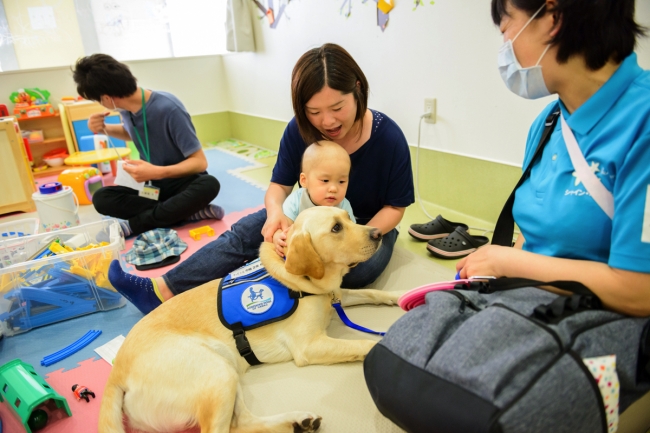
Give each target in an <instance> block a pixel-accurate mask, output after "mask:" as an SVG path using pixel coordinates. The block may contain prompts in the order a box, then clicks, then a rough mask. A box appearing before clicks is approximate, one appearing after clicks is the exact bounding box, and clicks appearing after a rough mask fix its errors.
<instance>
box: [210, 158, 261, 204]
mask: <svg viewBox="0 0 650 433" xmlns="http://www.w3.org/2000/svg"><path fill="white" fill-rule="evenodd" d="M205 157H206V158H207V160H208V173H210V174H211V175H213V176H214V177H216V178H217V179H218V180H219V182H220V183H221V190H220V191H219V195H218V196H217V198H215V199H214V200H213V201H212V203H214V204H218V205H219V206H221V207H223V208H224V210H225V211H226V214H228V213H231V212H239V211H243V210H245V209H249V208H252V207H256V206H259V205H260V204H263V203H264V194H265V191H263V190H261V189H259V188H257V187H255V186H253V185H251V184H249V183H247V182H244V181H242V180H240V179H238V178H236V177H235V176H232V175H230V174H228V173H227V171H228V170H232V169H236V168H241V167H248V166H250V165H251V163H250V162H248V161H245V160H243V159H241V158H237V157H236V156H233V155H230V154H228V153H226V152H223V151H221V150H217V149H206V150H205Z"/></svg>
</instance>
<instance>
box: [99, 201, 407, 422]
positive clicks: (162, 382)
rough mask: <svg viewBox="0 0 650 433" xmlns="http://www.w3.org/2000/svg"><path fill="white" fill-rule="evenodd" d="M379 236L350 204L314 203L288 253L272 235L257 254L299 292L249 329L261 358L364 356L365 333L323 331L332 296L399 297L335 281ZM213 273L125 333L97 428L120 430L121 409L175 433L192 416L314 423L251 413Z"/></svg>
mask: <svg viewBox="0 0 650 433" xmlns="http://www.w3.org/2000/svg"><path fill="white" fill-rule="evenodd" d="M380 244H381V236H380V233H379V231H378V230H377V229H374V228H371V227H366V226H361V225H357V224H354V223H352V221H350V218H349V217H348V214H347V212H345V211H344V210H341V209H337V208H332V207H322V206H319V207H314V208H311V209H308V210H305V211H303V212H301V213H300V215H299V216H298V218H296V221H295V223H294V225H293V226H292V227H291V229H290V231H289V233H288V236H287V245H288V246H287V248H286V251H285V252H286V262H285V261H284V260H283V259H282V258H280V257H279V256H278V255H277V254H276V253H275V248H274V245H273V244H272V243H263V244H262V245H261V247H260V260H261V262H262V264H263V265H264V266H265V267H266V269H267V271H268V272H269V274H271V276H273V277H274V278H275V279H277V280H278V281H280V282H281V283H283V284H284V285H286V286H287V287H289V288H291V289H292V290H294V291H299V292H303V293H311V294H314V295H317V296H308V297H305V298H302V299H300V301H299V304H298V308H297V309H296V311H295V312H294V313H293V315H291V316H290V317H288V318H287V319H285V320H282V321H279V322H275V323H271V324H269V325H266V326H264V327H261V328H256V329H252V330H249V331H247V333H246V336H247V337H248V340H249V342H250V345H251V347H252V349H253V351H254V353H255V355H256V356H257V358H258V359H259V360H260V361H261V362H263V363H274V362H284V361H289V360H291V359H293V360H294V362H295V363H296V365H298V366H304V365H309V364H334V363H339V362H349V361H361V360H363V359H364V358H365V356H366V354H367V353H368V351H370V349H371V348H372V347H373V345H374V344H375V341H372V340H340V339H334V338H330V337H328V336H327V334H326V332H325V330H326V328H327V326H328V324H329V322H330V318H331V312H332V310H333V308H332V307H331V303H332V299H341V300H342V305H343V306H346V305H348V306H349V305H357V304H367V303H372V304H388V305H395V304H397V298H398V293H390V292H382V291H379V290H370V289H363V290H345V289H341V288H340V286H341V280H342V278H343V275H345V274H346V273H347V272H348V271H349V269H350V267H351V266H354V265H355V264H357V263H359V262H362V261H365V260H368V259H369V258H370V257H371V256H372V255H373V254H374V253H375V251H377V249H378V248H379V246H380ZM218 287H219V280H215V281H211V282H209V283H206V284H204V285H202V286H200V287H197V288H195V289H193V290H190V291H188V292H185V293H183V294H181V295H179V296H176V297H174V298H173V299H171V300H169V301H167V302H165V303H164V304H162V305H161V306H160V307H158V308H156V309H155V310H154V311H153V312H151V313H150V314H148V315H147V316H146V317H144V318H143V319H142V320H141V321H140V322H138V323H137V324H136V325H135V326H134V327H133V329H132V330H131V332H129V334H128V336H127V338H126V341H125V342H124V345H123V346H122V348H121V349H120V351H119V353H118V354H117V357H116V358H115V365H114V366H113V371H112V372H111V374H110V377H109V378H108V382H107V384H106V388H105V390H104V397H103V400H102V405H101V411H100V416H99V432H100V433H118V432H119V433H123V432H124V428H123V424H122V414H123V413H124V414H126V415H127V417H128V419H129V422H130V424H131V426H132V427H133V428H136V429H139V430H142V431H149V432H173V431H178V430H183V429H185V428H187V427H190V426H195V425H199V426H200V428H201V433H227V432H231V433H235V432H237V433H253V432H260V433H261V432H277V433H284V432H286V433H295V432H313V431H316V430H317V429H318V428H319V426H320V423H321V418H320V417H319V416H318V415H316V414H313V413H309V412H290V413H285V414H281V415H275V416H270V417H257V416H254V415H253V414H251V413H250V412H249V411H248V409H247V408H246V405H245V404H244V401H243V398H242V390H241V387H240V383H239V376H240V375H241V374H243V373H244V372H245V371H246V369H247V368H248V367H249V365H248V363H247V362H246V361H245V360H244V358H242V357H241V356H240V355H239V352H238V351H237V348H236V346H235V340H234V338H233V334H232V332H231V331H230V330H228V329H227V328H226V327H225V326H223V325H222V323H221V321H220V320H219V317H218V313H217V309H216V304H217V291H218Z"/></svg>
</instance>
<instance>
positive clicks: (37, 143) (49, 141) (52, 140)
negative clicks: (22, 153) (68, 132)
mask: <svg viewBox="0 0 650 433" xmlns="http://www.w3.org/2000/svg"><path fill="white" fill-rule="evenodd" d="M62 141H65V137H58V138H46V139H45V140H43V141H37V142H35V143H29V145H30V146H38V145H42V144H50V143H60V142H62Z"/></svg>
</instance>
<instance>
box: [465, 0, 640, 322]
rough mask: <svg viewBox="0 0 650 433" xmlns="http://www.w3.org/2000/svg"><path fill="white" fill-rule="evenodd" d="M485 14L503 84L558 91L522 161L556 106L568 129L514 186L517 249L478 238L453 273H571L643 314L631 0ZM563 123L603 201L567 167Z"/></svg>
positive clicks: (523, 2)
mask: <svg viewBox="0 0 650 433" xmlns="http://www.w3.org/2000/svg"><path fill="white" fill-rule="evenodd" d="M492 17H493V20H494V22H495V24H497V25H498V26H499V28H500V30H501V32H502V33H503V38H504V42H505V43H504V45H503V47H502V48H501V50H500V52H499V69H500V72H501V75H502V77H503V79H504V82H505V83H506V85H507V86H508V87H509V89H510V90H512V91H513V92H515V93H517V94H518V95H520V96H522V97H524V98H529V99H534V98H539V97H542V96H547V95H550V94H557V95H558V96H559V100H557V101H554V102H552V103H551V104H549V106H548V107H547V108H546V109H545V110H544V111H542V113H541V114H540V115H539V117H538V118H537V120H535V122H534V123H533V125H532V127H531V128H530V132H529V134H528V141H527V143H526V156H525V159H524V167H526V166H527V164H528V162H529V161H530V160H531V159H532V156H533V153H534V151H535V148H536V147H537V144H538V143H539V141H540V137H541V135H542V131H543V130H544V126H545V120H546V118H547V116H548V115H549V114H550V113H552V112H554V111H556V110H557V109H558V107H559V109H560V110H561V117H563V118H564V121H565V122H566V125H567V126H568V129H567V130H565V132H564V134H563V131H562V119H560V121H558V122H557V124H556V126H555V128H554V130H553V132H552V135H551V137H550V140H549V141H548V143H547V145H546V147H545V148H544V150H543V153H542V155H541V159H540V160H538V162H536V163H535V164H534V165H533V167H532V170H531V173H530V177H529V178H528V179H527V180H526V181H525V182H524V183H523V184H522V185H521V186H520V187H519V188H518V190H517V192H516V196H515V203H514V207H513V216H514V219H515V221H516V223H517V224H518V225H519V228H520V229H521V233H522V236H520V237H519V239H518V240H517V242H516V244H515V247H516V248H507V247H500V246H494V245H491V246H487V247H484V248H482V249H480V250H479V251H477V252H475V253H473V254H471V255H469V256H468V257H466V258H465V259H463V260H461V261H460V262H459V263H458V265H457V267H458V269H459V270H460V276H461V277H463V278H465V277H467V276H471V275H494V276H497V277H501V276H508V277H524V278H530V279H535V280H541V281H552V280H574V281H580V282H582V283H583V284H585V285H586V286H587V287H589V288H590V289H591V290H592V291H593V292H595V293H596V294H597V295H598V296H599V297H600V299H601V300H602V301H603V303H604V304H605V305H606V306H607V307H609V308H611V309H613V310H616V311H619V312H622V313H627V314H631V315H638V316H647V315H650V72H649V71H644V70H643V69H641V68H640V67H639V65H638V64H637V57H636V54H635V53H634V52H633V50H634V46H635V43H636V38H637V37H639V36H641V35H642V33H643V32H642V29H641V28H640V27H639V26H638V25H637V24H636V23H635V22H634V0H610V1H599V2H593V1H586V0H583V1H575V0H574V1H568V0H492ZM569 130H570V132H568V131H569ZM571 133H572V135H573V136H574V137H575V140H576V141H577V143H578V146H579V150H580V153H582V155H583V157H584V160H586V165H585V166H588V168H589V170H590V171H592V172H593V173H594V174H595V175H596V177H597V178H598V180H599V182H600V183H601V184H602V185H603V186H604V187H605V189H606V190H607V191H605V194H604V195H608V196H609V197H610V198H609V200H610V201H609V206H608V205H603V206H602V207H601V206H600V205H599V204H597V202H596V200H595V199H594V197H593V195H594V194H595V193H594V191H593V189H592V188H590V189H589V192H588V190H587V188H586V187H585V185H584V184H583V183H582V181H581V180H580V179H579V178H578V176H576V169H575V168H574V165H573V163H572V159H571V157H570V155H569V152H568V150H567V141H568V142H569V144H570V141H571V139H570V135H569V134H571ZM565 136H566V137H567V141H565ZM574 155H575V154H574ZM581 178H582V177H581ZM596 186H598V185H596ZM597 195H598V194H597ZM612 198H613V202H612V201H611V200H612ZM602 201H603V200H601V202H602ZM608 214H609V215H608Z"/></svg>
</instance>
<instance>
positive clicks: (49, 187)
mask: <svg viewBox="0 0 650 433" xmlns="http://www.w3.org/2000/svg"><path fill="white" fill-rule="evenodd" d="M62 189H63V185H61V182H50V183H46V184H45V185H41V186H39V187H38V190H39V191H40V193H41V194H54V193H56V192H59V191H61V190H62Z"/></svg>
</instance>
